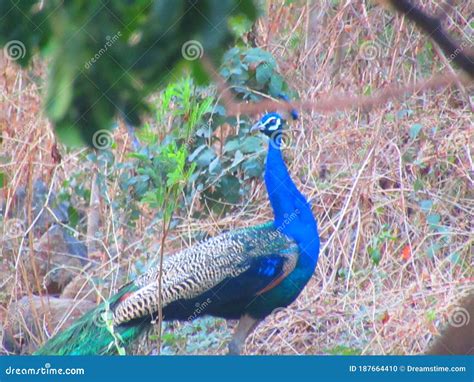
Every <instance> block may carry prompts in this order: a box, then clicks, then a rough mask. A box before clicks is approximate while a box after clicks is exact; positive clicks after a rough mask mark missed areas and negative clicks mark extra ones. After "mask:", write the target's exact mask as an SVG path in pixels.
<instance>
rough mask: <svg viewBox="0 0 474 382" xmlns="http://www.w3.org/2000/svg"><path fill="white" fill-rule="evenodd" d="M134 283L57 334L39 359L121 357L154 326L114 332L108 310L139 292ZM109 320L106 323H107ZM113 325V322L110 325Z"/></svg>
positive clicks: (144, 322)
mask: <svg viewBox="0 0 474 382" xmlns="http://www.w3.org/2000/svg"><path fill="white" fill-rule="evenodd" d="M136 289H137V288H136V287H135V285H134V284H133V283H131V284H128V285H126V286H125V287H123V288H122V289H121V290H120V291H119V292H118V293H117V294H116V295H114V296H113V297H111V298H110V299H109V301H107V302H106V303H103V304H100V305H99V306H97V308H95V309H93V310H91V311H90V312H88V313H86V314H85V315H84V316H82V317H81V318H79V319H78V320H77V321H76V322H74V323H73V324H72V325H71V326H70V327H69V328H67V329H66V330H64V331H62V332H60V333H58V334H56V335H55V336H54V337H53V338H51V339H50V340H49V341H47V342H46V343H45V344H44V345H43V346H42V347H41V348H39V349H38V350H37V351H36V352H35V353H33V354H35V355H113V354H120V350H119V349H120V348H122V347H126V346H127V345H128V344H130V343H131V342H132V341H133V340H135V339H137V338H138V337H139V335H140V334H141V333H142V332H143V331H144V329H146V328H147V327H149V326H150V320H142V321H141V322H135V323H134V324H133V325H129V326H123V327H118V328H113V327H112V326H111V324H110V321H109V320H107V318H106V317H107V313H105V314H104V312H107V311H108V312H109V313H110V310H107V307H108V306H110V305H113V304H114V303H115V302H117V301H118V300H119V299H120V298H121V297H122V296H123V295H125V294H126V293H129V292H133V291H135V290H136ZM104 317H105V320H104ZM107 321H109V322H107Z"/></svg>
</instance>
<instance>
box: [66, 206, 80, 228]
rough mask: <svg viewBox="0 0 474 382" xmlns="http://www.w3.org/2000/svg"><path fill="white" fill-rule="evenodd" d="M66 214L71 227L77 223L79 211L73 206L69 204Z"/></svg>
mask: <svg viewBox="0 0 474 382" xmlns="http://www.w3.org/2000/svg"><path fill="white" fill-rule="evenodd" d="M67 214H68V218H69V224H70V225H71V226H72V227H76V226H77V223H79V213H78V212H77V210H76V209H75V208H74V207H73V206H69V207H68V209H67Z"/></svg>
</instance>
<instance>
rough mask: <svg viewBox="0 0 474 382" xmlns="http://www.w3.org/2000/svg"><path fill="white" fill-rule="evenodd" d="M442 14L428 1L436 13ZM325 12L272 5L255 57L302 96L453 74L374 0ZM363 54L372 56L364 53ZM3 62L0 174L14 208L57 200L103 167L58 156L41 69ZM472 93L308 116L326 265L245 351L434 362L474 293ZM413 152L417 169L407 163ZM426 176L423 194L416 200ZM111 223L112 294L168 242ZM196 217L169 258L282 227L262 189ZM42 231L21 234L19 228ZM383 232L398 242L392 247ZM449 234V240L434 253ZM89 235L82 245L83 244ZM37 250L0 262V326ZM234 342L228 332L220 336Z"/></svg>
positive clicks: (465, 10)
mask: <svg viewBox="0 0 474 382" xmlns="http://www.w3.org/2000/svg"><path fill="white" fill-rule="evenodd" d="M440 3H441V2H438V1H423V4H424V5H425V6H427V7H428V9H430V10H431V11H433V12H436V11H437V10H439V6H440ZM329 4H334V2H328V1H315V2H308V4H307V3H303V2H295V3H293V4H291V5H290V6H286V5H282V4H280V2H278V1H268V2H267V6H268V12H267V14H269V15H270V16H269V17H266V18H263V19H261V20H260V21H259V23H258V27H257V42H258V45H259V46H261V47H263V48H265V49H267V50H270V51H271V52H272V53H273V54H274V55H275V56H276V57H277V60H278V62H279V65H280V68H281V72H282V73H283V74H284V76H285V77H286V78H287V80H288V82H289V83H290V84H292V87H293V89H295V90H296V91H297V92H298V94H299V97H300V98H301V99H304V100H314V99H317V98H318V95H320V94H328V93H331V92H339V91H344V92H349V93H353V94H362V93H366V94H367V93H370V92H371V91H374V90H376V89H379V88H381V87H383V86H385V85H386V84H409V83H412V82H414V81H417V80H420V79H422V78H428V77H430V76H431V75H433V74H437V73H439V72H446V73H451V71H452V69H451V68H450V66H449V62H448V60H446V59H445V58H443V57H442V56H441V55H440V54H439V52H437V51H436V50H435V51H434V55H433V57H432V61H429V62H423V61H422V58H423V57H424V55H426V48H425V47H426V44H427V42H428V39H427V38H426V37H425V36H422V35H420V34H419V33H418V32H417V30H416V29H415V28H413V26H412V25H409V24H407V22H406V21H404V19H402V18H400V17H399V16H397V15H395V14H393V13H391V12H389V11H386V10H384V9H382V8H381V7H380V6H374V5H373V3H367V2H360V1H357V2H350V1H347V2H345V3H341V4H339V5H332V6H330V5H329ZM473 11H474V10H473V6H472V4H471V2H470V1H467V0H466V1H462V2H459V5H458V6H457V7H455V9H454V10H452V12H451V13H450V14H449V15H448V16H447V17H446V18H445V21H444V24H445V26H446V28H447V30H448V31H449V32H450V33H452V34H453V35H455V36H458V37H459V38H461V39H463V41H469V38H471V42H472V38H473V35H472V32H470V33H471V35H469V31H468V29H467V28H466V22H467V20H468V19H469V18H472V16H473ZM390 33H393V34H391V37H386V36H387V34H390ZM361 41H367V43H366V44H363V45H362V46H361ZM368 47H369V48H370V49H372V50H373V52H375V54H374V55H373V57H372V55H369V56H367V55H368V54H369V53H367V52H368V51H367V49H368ZM369 52H370V51H369ZM0 60H2V61H0V73H1V74H2V75H1V77H0V82H1V89H2V90H1V98H2V103H1V106H0V126H1V129H2V136H3V143H2V147H1V151H2V152H3V153H2V155H5V156H8V157H11V158H12V160H11V162H8V163H2V164H1V171H5V172H7V173H8V174H9V176H10V184H9V185H8V187H6V188H5V189H4V191H3V199H4V200H5V201H6V202H7V203H9V201H11V197H12V195H13V193H14V192H15V190H16V189H17V188H18V187H19V186H20V185H24V186H26V188H27V189H29V190H31V184H32V181H33V179H36V178H37V177H42V178H43V179H44V180H45V181H46V183H47V184H50V185H51V187H52V188H53V189H55V188H57V187H58V185H59V184H60V183H61V181H62V180H63V179H67V177H68V174H70V173H72V172H73V171H75V170H77V169H78V168H83V169H84V170H86V171H91V170H93V169H87V168H86V166H90V164H87V163H83V162H80V161H79V155H78V153H77V152H73V153H67V152H66V151H64V150H62V153H63V160H62V162H61V164H57V163H55V162H54V160H53V159H52V157H51V149H52V146H53V144H54V136H53V134H52V132H51V129H50V127H49V125H48V123H47V121H46V119H45V118H44V117H42V116H41V112H40V105H41V101H40V97H39V94H40V93H41V91H42V90H44V89H43V80H44V63H40V62H36V63H35V65H34V67H33V68H32V69H31V70H29V71H20V70H18V68H17V67H15V66H14V65H13V64H12V63H9V62H7V61H6V60H5V59H4V58H1V59H0ZM472 90H473V89H472V85H471V86H469V85H466V84H461V83H458V84H457V85H455V86H452V87H448V88H446V89H443V90H437V91H427V92H423V93H419V94H413V95H412V96H410V97H406V98H405V99H394V100H392V101H391V102H388V103H386V104H384V105H381V106H380V107H379V108H378V109H377V110H372V111H370V112H366V111H364V110H354V111H351V112H344V113H334V114H327V115H323V114H318V113H304V114H303V115H302V118H301V120H300V121H299V122H298V123H297V124H296V125H294V126H292V129H291V138H292V140H291V145H290V148H289V149H287V150H286V154H287V160H288V163H289V164H290V168H291V173H292V174H293V176H294V178H295V179H296V182H297V184H298V186H299V187H300V189H301V190H302V191H303V193H304V194H305V195H307V196H308V197H309V198H310V199H312V203H313V206H314V214H315V216H316V217H317V218H318V221H319V227H320V234H321V238H322V249H321V254H320V260H319V264H318V268H317V272H316V273H315V275H314V277H313V279H312V280H311V282H310V284H309V285H308V286H307V287H306V289H305V290H304V292H303V293H302V295H301V296H300V297H299V298H298V300H297V301H296V302H295V303H294V304H293V305H292V306H290V307H289V308H287V309H285V310H282V311H279V312H276V314H274V315H272V316H270V317H268V318H267V319H266V320H265V321H264V323H262V324H261V325H260V326H259V327H258V328H257V330H256V331H255V333H254V334H253V335H252V336H251V337H250V339H249V340H248V341H247V347H246V351H247V352H248V353H251V354H319V353H328V352H333V353H340V352H342V351H344V349H346V350H348V351H353V352H360V353H362V354H416V353H420V352H423V350H424V349H425V348H426V345H427V343H428V342H429V340H430V338H431V337H432V335H433V334H436V333H437V331H438V328H439V327H441V326H442V325H443V324H444V323H445V322H446V320H447V318H448V316H449V314H450V312H451V309H452V307H453V305H454V304H455V302H456V300H457V299H458V298H460V297H461V295H463V294H464V293H465V292H466V291H467V290H472V288H473V287H474V272H473V266H474V264H473V257H474V256H473V255H474V253H473V251H472V243H473V236H472V231H473V227H472V225H473V216H474V201H473V191H472V190H473V189H474V187H473V185H474V165H473V158H472V151H473V145H472V139H473V135H474V134H473V133H474V130H473V117H472V115H473V114H472V112H473V105H472V103H473V99H472V97H471V99H469V94H472ZM403 110H409V112H408V115H401V111H403ZM413 124H420V125H421V126H422V133H421V135H420V136H419V138H418V139H411V138H410V136H409V131H410V128H411V126H412V125H413ZM123 132H124V130H121V133H123ZM123 136H125V134H123ZM115 138H116V141H117V157H120V156H121V155H123V154H124V153H126V152H127V151H128V150H129V143H128V142H127V138H123V137H122V136H120V137H119V136H118V134H116V137H115ZM410 153H411V155H412V157H413V159H412V160H407V159H406V158H407V155H408V154H410ZM417 179H418V180H420V179H421V180H422V182H423V188H422V189H421V190H419V191H416V192H415V191H414V189H415V185H416V182H417ZM110 190H111V191H110V195H109V196H110V198H111V199H113V197H114V195H115V193H116V192H118V187H117V185H116V184H115V185H110ZM423 199H425V200H431V201H432V202H433V207H432V211H431V212H432V213H437V214H439V215H440V216H441V223H440V224H442V225H443V226H446V227H447V232H444V233H440V232H438V231H436V230H434V229H433V228H432V227H431V226H430V224H429V223H428V222H427V219H426V216H427V213H426V212H424V211H422V209H421V208H420V205H419V200H423ZM100 211H101V221H102V226H101V231H102V232H107V233H109V234H107V235H105V239H104V241H103V243H102V244H103V246H102V247H101V249H100V251H99V254H96V255H95V257H93V259H94V261H95V263H96V265H97V267H96V268H95V270H94V272H93V275H94V276H97V277H103V278H108V279H110V280H111V282H110V285H109V287H110V289H113V288H115V287H117V286H118V284H120V282H119V281H118V280H119V279H120V278H119V277H117V274H118V269H121V270H123V273H128V272H129V271H130V270H132V269H133V266H132V264H133V263H134V261H135V260H136V259H137V258H140V257H141V256H142V254H141V253H142V251H143V249H144V248H146V249H148V252H149V253H154V252H156V248H157V247H158V244H159V237H158V235H159V229H156V230H155V231H153V229H151V230H150V227H151V225H152V223H151V215H152V214H151V213H150V212H149V211H144V214H143V216H142V218H140V220H139V223H138V226H137V227H133V228H130V227H127V225H125V224H124V225H123V226H118V227H115V226H112V223H111V222H112V221H114V219H112V214H113V211H111V210H110V208H108V205H107V203H106V202H105V201H102V202H101V205H100ZM192 212H193V211H192V210H189V211H187V213H185V214H183V216H181V218H182V222H181V224H180V225H179V226H178V227H177V228H176V229H175V230H174V231H173V232H172V234H171V236H170V237H169V240H168V244H167V245H168V246H169V248H167V250H169V251H171V250H173V249H179V248H182V247H186V246H188V245H190V244H192V241H191V240H190V237H192V236H193V233H194V232H196V231H204V232H208V233H209V234H211V235H214V234H216V233H218V232H220V231H221V230H222V229H232V228H234V227H237V226H246V225H249V224H253V223H259V222H262V221H266V220H269V219H271V212H270V209H269V205H268V202H267V198H266V195H265V191H264V188H263V185H262V184H261V183H259V184H256V185H255V188H254V195H253V198H252V199H251V200H250V201H245V202H242V205H241V206H239V208H237V209H236V212H235V214H233V215H232V216H228V217H226V218H222V219H219V220H218V221H216V220H215V219H211V218H210V219H209V220H206V221H205V220H195V219H192V218H191V215H192ZM31 223H32V222H31V221H27V222H25V225H24V227H23V228H24V229H26V228H27V227H29V226H30V224H31ZM151 228H153V227H151ZM383 231H386V232H388V233H389V235H391V236H393V237H394V239H393V240H385V239H384V238H383V233H382V232H383ZM4 234H5V233H4ZM442 235H446V236H447V237H448V239H446V241H445V242H443V246H442V247H441V248H440V249H439V250H437V251H433V253H430V255H429V256H428V252H430V247H431V246H432V244H433V243H439V242H440V240H443V239H441V236H442ZM79 237H80V238H81V239H83V240H85V239H86V238H85V236H84V233H82V234H81V233H80V235H79ZM377 238H378V240H379V242H378V243H377V246H378V247H379V248H380V251H381V260H380V263H379V264H378V265H375V264H374V263H373V261H372V260H371V258H370V256H369V254H368V250H369V247H370V246H374V245H375V243H374V240H376V239H377ZM34 240H35V238H34V237H33V235H32V234H30V235H29V236H27V237H26V239H25V240H24V241H23V242H19V243H17V247H16V251H17V252H15V253H14V254H13V255H12V256H10V257H6V255H5V253H3V255H4V256H5V257H6V258H5V259H4V260H6V261H3V260H2V261H1V262H0V273H1V274H2V275H5V278H3V277H2V278H1V282H0V288H1V289H0V293H1V295H0V303H1V304H2V305H1V306H2V307H3V311H2V310H0V322H1V321H2V318H4V317H5V312H6V311H7V310H8V308H9V306H10V304H11V303H12V302H14V301H16V300H17V299H20V298H21V297H22V296H25V295H31V294H32V290H31V289H32V287H31V286H30V285H28V284H27V283H26V282H25V280H27V279H28V278H27V277H25V271H24V269H23V267H24V264H23V263H22V262H18V266H17V267H16V268H15V267H14V265H15V264H16V263H17V261H16V260H17V256H18V253H19V247H20V245H21V246H22V247H23V248H30V249H31V248H32V247H33V242H34ZM26 261H27V260H26ZM2 315H3V317H2ZM178 326H179V325H178ZM53 329H54V328H53ZM43 336H44V333H43ZM223 336H228V334H227V333H225V331H224V332H223ZM40 337H41V336H40ZM223 338H224V337H223ZM43 339H44V338H43ZM37 340H38V341H41V340H42V338H38V339H37ZM214 351H219V352H221V351H223V347H222V344H220V345H218V346H217V347H216V349H214V348H212V349H207V350H206V349H201V350H200V351H199V352H205V353H206V352H209V353H212V352H214Z"/></svg>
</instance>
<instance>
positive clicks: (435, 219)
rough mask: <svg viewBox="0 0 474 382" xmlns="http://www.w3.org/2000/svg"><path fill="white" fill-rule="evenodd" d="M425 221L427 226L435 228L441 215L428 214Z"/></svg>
mask: <svg viewBox="0 0 474 382" xmlns="http://www.w3.org/2000/svg"><path fill="white" fill-rule="evenodd" d="M426 221H427V222H428V224H429V225H432V226H437V225H439V223H440V222H441V215H440V214H429V215H428V216H427V217H426Z"/></svg>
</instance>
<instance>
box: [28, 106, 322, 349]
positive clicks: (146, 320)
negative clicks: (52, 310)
mask: <svg viewBox="0 0 474 382" xmlns="http://www.w3.org/2000/svg"><path fill="white" fill-rule="evenodd" d="M282 127H283V120H282V118H281V117H280V116H279V115H278V114H276V113H270V114H267V115H266V116H264V117H263V118H262V119H261V120H260V121H259V122H258V123H257V124H256V125H255V126H254V127H253V128H252V129H253V130H256V129H258V130H260V131H262V132H263V133H265V134H266V135H268V136H269V137H270V144H269V149H268V155H267V162H266V169H265V183H266V187H267V191H268V196H269V199H270V203H271V205H272V208H273V212H274V221H272V222H269V223H267V224H263V225H260V226H254V227H249V228H244V229H239V230H235V231H232V232H227V233H224V234H222V235H219V236H217V237H214V238H212V239H210V240H207V241H204V242H201V243H198V244H196V245H194V246H193V247H191V248H188V249H186V250H184V251H181V252H179V253H177V254H175V255H173V256H169V257H167V258H166V259H165V260H164V262H163V272H162V280H161V298H160V287H159V285H160V282H159V269H158V267H154V268H152V269H150V270H149V271H148V272H146V273H145V274H143V275H142V276H140V277H138V278H137V279H136V280H135V281H133V282H131V283H129V284H127V285H125V286H124V287H123V288H122V289H121V290H120V291H119V292H118V293H117V294H116V295H114V296H113V297H112V298H111V299H110V300H109V301H108V302H107V303H104V304H102V305H100V306H98V307H97V308H96V309H94V310H93V311H91V312H89V313H87V314H86V315H84V316H83V317H82V318H80V319H79V320H78V321H77V322H75V323H74V324H73V325H72V326H71V327H69V328H68V329H66V330H65V331H63V332H62V333H59V334H57V335H56V336H55V337H53V338H52V339H50V340H49V341H48V342H47V343H46V344H45V345H44V346H43V347H42V348H41V349H39V350H38V351H37V352H36V354H58V355H65V354H76V355H84V354H113V353H115V352H116V351H117V347H118V346H117V345H120V346H122V345H124V346H126V345H128V344H129V343H130V342H132V341H133V340H135V339H136V338H137V337H138V336H139V335H140V333H141V332H142V331H143V330H144V329H146V328H148V327H150V325H151V324H152V322H154V321H156V320H157V318H158V311H159V306H160V304H161V306H162V307H163V308H162V314H163V319H164V320H192V319H194V318H197V317H199V316H202V315H212V316H217V317H223V318H226V319H240V322H239V325H238V326H237V329H236V331H235V333H234V336H233V339H232V341H231V343H230V345H229V350H230V353H235V354H238V353H240V352H241V350H242V347H243V345H244V343H245V339H246V338H247V336H248V334H249V333H250V332H251V331H252V330H253V329H254V328H255V327H256V326H257V325H258V323H259V322H260V321H261V320H262V319H264V318H265V317H266V316H268V315H269V314H270V313H271V312H272V311H274V310H275V309H277V308H281V307H285V306H287V305H289V304H290V303H291V302H293V301H294V300H295V299H296V297H297V296H298V295H299V294H300V292H301V291H302V289H303V288H304V286H305V285H306V284H307V282H308V280H309V279H310V277H311V276H312V274H313V272H314V269H315V266H316V263H317V259H318V253H319V237H318V231H317V225H316V221H315V219H314V217H313V214H312V212H311V208H310V206H309V204H308V202H307V201H306V199H305V198H304V197H303V195H301V193H300V192H299V191H298V189H297V188H296V186H295V185H294V183H293V182H292V180H291V178H290V175H289V173H288V170H287V168H286V166H285V163H284V161H283V157H282V153H281V150H280V141H281V134H282ZM204 302H205V304H204ZM107 314H109V315H110V317H109V319H107ZM104 316H105V318H106V319H105V321H104Z"/></svg>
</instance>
